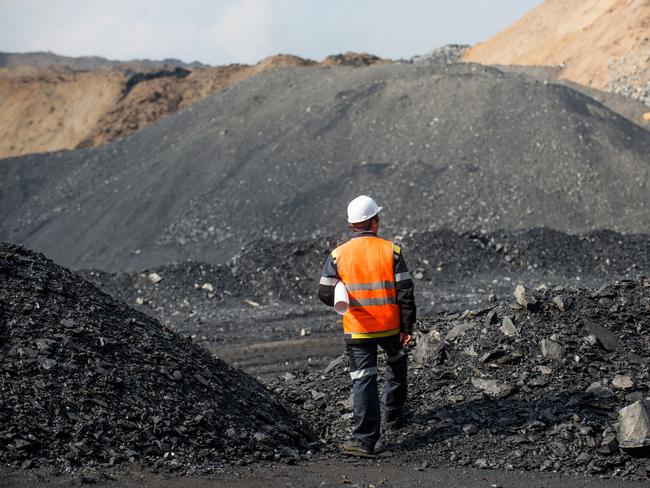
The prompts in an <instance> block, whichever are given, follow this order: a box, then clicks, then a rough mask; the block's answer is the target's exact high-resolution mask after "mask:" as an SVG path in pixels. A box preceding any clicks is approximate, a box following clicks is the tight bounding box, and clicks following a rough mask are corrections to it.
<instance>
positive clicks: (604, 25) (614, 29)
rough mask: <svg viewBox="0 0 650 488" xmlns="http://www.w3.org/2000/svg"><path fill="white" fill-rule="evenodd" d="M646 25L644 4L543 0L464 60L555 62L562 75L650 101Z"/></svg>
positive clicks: (649, 16)
mask: <svg viewBox="0 0 650 488" xmlns="http://www.w3.org/2000/svg"><path fill="white" fill-rule="evenodd" d="M649 27H650V5H649V4H648V3H647V2H639V1H630V0H590V1H587V2H585V1H581V0H570V1H567V0H546V1H545V2H544V3H542V4H541V5H540V6H538V7H536V8H535V9H533V10H532V11H531V12H529V13H528V14H526V15H525V16H524V17H522V18H521V19H520V20H519V21H517V22H515V23H514V24H513V25H511V26H510V27H509V28H508V29H506V30H505V31H503V32H501V33H499V34H497V35H496V36H494V37H492V38H490V39H488V40H487V41H485V42H483V43H480V44H478V45H476V46H474V47H472V48H470V49H468V50H467V51H466V53H465V56H464V60H465V61H473V62H479V63H484V64H521V65H545V66H549V65H553V66H559V67H560V69H561V71H560V77H561V78H564V79H567V80H571V81H574V82H576V83H580V84H583V85H587V86H591V87H594V88H597V89H600V90H607V91H612V92H614V93H622V94H624V95H627V96H631V97H634V98H636V99H638V100H642V101H643V102H644V103H645V104H646V105H650V64H649V63H648V59H649V56H650V37H649V36H648V28H649Z"/></svg>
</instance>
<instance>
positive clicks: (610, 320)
mask: <svg viewBox="0 0 650 488" xmlns="http://www.w3.org/2000/svg"><path fill="white" fill-rule="evenodd" d="M418 329H419V330H418V332H417V334H416V339H417V345H416V346H414V347H413V348H412V350H411V353H410V392H409V407H410V411H411V417H410V420H409V421H408V422H407V423H406V424H405V425H403V426H401V427H400V428H397V429H391V430H389V431H388V432H385V433H384V441H383V444H384V446H383V447H384V448H385V449H386V450H388V451H392V452H395V453H404V454H405V455H408V456H409V458H410V459H412V460H413V461H414V462H421V463H422V465H423V466H438V465H449V466H470V465H471V466H478V467H482V468H486V469H513V470H540V469H541V470H549V471H559V472H565V473H586V474H590V475H604V476H620V477H624V478H641V479H645V478H647V477H648V476H649V473H650V459H648V457H647V451H646V452H645V453H644V452H643V451H638V450H637V451H635V450H628V451H624V450H622V449H621V447H620V445H619V443H620V440H621V439H620V432H618V430H617V429H619V427H620V424H619V410H620V409H622V408H623V407H626V406H628V405H631V404H635V402H638V401H640V400H643V399H644V398H647V397H648V396H650V378H649V374H648V364H649V361H650V354H649V353H648V351H650V339H649V337H650V336H649V331H650V280H648V279H640V280H622V281H619V282H614V283H612V284H608V285H603V286H600V287H598V288H595V289H578V288H572V287H556V288H553V289H541V290H527V289H525V288H524V287H523V286H522V287H520V286H517V289H516V299H515V298H513V299H512V300H511V302H510V303H502V304H500V305H495V306H492V307H489V308H484V309H481V310H478V311H467V312H464V313H456V314H447V315H440V316H438V317H434V318H430V319H426V320H423V321H422V322H421V323H419V324H418ZM274 391H275V392H276V393H278V394H279V395H280V396H282V397H283V398H284V399H285V400H286V401H287V402H290V403H291V404H293V405H294V408H295V409H297V410H299V412H300V413H301V414H302V415H303V416H304V417H305V418H306V419H308V421H309V422H310V424H311V425H312V426H313V428H314V429H315V432H316V433H317V434H318V436H319V437H320V439H321V442H322V444H323V446H324V448H325V449H326V450H327V449H329V450H332V451H335V450H337V449H338V448H339V444H340V442H341V441H342V440H343V439H344V438H345V436H346V434H347V432H348V429H349V426H350V418H351V410H350V407H351V405H350V400H349V394H350V380H349V376H348V375H347V368H346V364H345V360H344V359H343V357H341V358H340V359H339V360H337V361H334V362H332V364H331V365H330V366H328V368H327V369H326V370H325V371H321V372H318V373H311V374H310V373H294V374H293V375H289V376H286V377H285V378H284V379H281V380H278V381H277V382H276V384H275V385H274ZM636 405H637V407H635V408H638V405H639V404H636ZM646 435H648V433H647V432H646ZM645 442H650V435H648V438H647V439H646V440H645ZM643 456H645V457H643Z"/></svg>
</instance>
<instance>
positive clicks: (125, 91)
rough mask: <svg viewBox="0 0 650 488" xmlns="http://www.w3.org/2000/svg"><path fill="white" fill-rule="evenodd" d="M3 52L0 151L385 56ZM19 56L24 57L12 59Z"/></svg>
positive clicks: (124, 131)
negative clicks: (294, 70)
mask: <svg viewBox="0 0 650 488" xmlns="http://www.w3.org/2000/svg"><path fill="white" fill-rule="evenodd" d="M7 56H9V57H7ZM7 56H5V57H6V58H7V59H8V61H6V62H5V64H6V65H7V66H12V67H11V68H8V67H7V68H0V158H4V157H11V156H18V155H22V154H30V153H37V152H45V151H55V150H59V149H74V148H87V147H94V146H98V145H101V144H106V143H108V142H111V141H113V140H115V139H118V138H121V137H124V136H127V135H129V134H131V133H133V132H135V131H138V130H140V129H142V128H144V127H148V126H150V125H152V124H154V123H155V122H157V121H158V120H160V119H161V118H163V117H166V116H167V115H169V114H172V113H174V112H176V111H178V110H180V109H183V108H186V107H189V106H190V105H192V104H193V103H195V102H196V101H198V100H201V99H203V98H205V97H207V96H208V95H211V94H213V93H215V92H217V91H219V90H222V89H224V88H225V87H227V86H230V85H232V84H233V83H238V82H240V81H242V80H245V79H246V78H249V77H251V76H255V75H258V74H260V73H264V72H266V71H270V70H276V69H284V68H288V67H293V66H314V67H315V66H331V65H335V64H336V65H349V66H368V65H370V64H375V63H381V62H387V61H384V60H381V59H380V58H378V57H376V56H372V55H369V54H355V53H346V54H344V55H338V56H333V57H332V56H331V57H328V58H326V59H325V60H324V61H323V62H322V63H320V64H319V63H317V62H315V61H311V60H307V59H302V58H299V57H298V56H291V55H286V54H281V55H277V56H270V57H268V58H266V59H263V60H262V61H260V62H259V63H257V64H255V65H252V66H249V65H240V64H233V65H227V66H218V67H214V68H212V67H204V68H199V67H196V66H195V65H193V64H191V65H188V64H184V63H180V62H179V63H175V62H174V61H175V60H167V61H163V62H158V63H156V62H150V61H142V62H140V61H133V62H124V63H119V62H113V61H107V60H103V61H102V58H66V57H57V56H55V55H45V54H44V55H43V56H40V55H37V54H34V55H33V56H31V57H30V56H29V55H24V56H26V58H25V57H20V55H7ZM21 60H23V61H24V62H25V63H26V64H16V63H19V62H21ZM0 63H2V57H1V56H0ZM14 66H15V67H14ZM80 69H84V71H78V70H80ZM88 69H90V71H88Z"/></svg>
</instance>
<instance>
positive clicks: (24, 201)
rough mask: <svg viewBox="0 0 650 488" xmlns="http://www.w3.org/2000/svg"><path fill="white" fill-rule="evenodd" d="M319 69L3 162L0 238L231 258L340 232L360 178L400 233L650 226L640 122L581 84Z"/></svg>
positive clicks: (67, 254)
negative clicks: (84, 145)
mask: <svg viewBox="0 0 650 488" xmlns="http://www.w3.org/2000/svg"><path fill="white" fill-rule="evenodd" d="M327 70H328V72H329V74H328V77H327V79H325V78H324V77H323V74H322V71H321V70H320V69H318V70H315V69H312V68H300V67H297V68H293V69H290V70H279V71H270V72H267V73H264V74H261V75H259V76H256V77H253V78H249V79H247V80H245V81H243V82H241V83H238V84H235V85H231V86H230V87H229V89H228V90H223V91H221V92H219V93H217V94H215V95H213V96H211V97H208V98H206V99H204V100H203V101H202V102H200V103H197V104H194V105H192V106H191V107H188V108H187V109H186V110H182V111H180V112H178V113H176V114H175V115H173V116H171V117H167V118H165V119H164V120H163V121H161V122H160V123H158V124H156V125H154V126H152V127H150V128H148V129H147V130H143V131H139V132H138V133H136V134H134V135H133V136H132V137H129V138H127V139H123V140H120V141H118V142H116V143H114V144H111V145H108V146H103V147H99V148H95V149H93V150H89V151H72V152H61V153H57V154H51V155H35V156H29V157H24V158H17V159H6V160H3V161H1V162H0V166H1V167H2V171H3V174H4V175H5V178H3V179H2V180H1V181H0V209H2V219H0V238H2V239H4V240H7V241H14V242H20V243H25V244H26V245H28V246H31V247H34V248H36V249H38V250H40V251H44V252H47V253H49V254H50V255H51V256H53V257H54V258H55V259H57V260H59V261H61V262H62V263H64V264H66V265H71V266H75V267H87V268H101V269H105V270H120V269H143V268H147V267H151V266H157V265H160V264H161V263H165V262H172V261H173V262H178V261H183V260H186V259H193V260H197V261H206V262H212V263H215V262H216V263H223V262H225V261H227V260H228V259H229V258H230V257H232V256H234V255H235V254H236V253H237V252H238V251H239V249H240V247H241V245H242V244H246V243H248V242H251V241H252V240H255V239H260V238H270V239H280V240H285V241H286V240H301V239H306V238H312V237H315V236H320V235H338V234H343V233H345V230H344V225H345V222H344V219H343V218H342V216H343V215H344V212H345V202H346V201H348V200H349V199H351V198H352V197H354V196H355V195H357V194H359V193H361V192H365V193H369V194H371V195H374V196H375V197H376V198H377V199H378V200H380V201H381V202H382V203H383V204H384V205H385V209H386V210H385V219H384V220H383V221H382V229H384V231H385V232H386V233H387V234H388V235H392V236H399V235H401V236H404V235H408V234H409V233H411V232H413V231H415V230H418V231H425V230H431V229H439V228H451V229H453V230H456V231H466V230H476V229H485V230H487V231H493V230H497V229H502V228H505V229H522V228H523V229H525V228H531V227H540V226H546V227H550V228H555V229H558V230H562V231H565V232H581V231H588V230H591V229H594V228H610V229H613V230H617V231H623V232H648V231H650V227H648V225H649V222H648V219H647V218H646V215H647V209H648V208H649V207H650V193H649V192H648V191H647V184H648V181H647V180H648V177H649V175H650V161H649V160H648V154H650V140H649V139H648V136H647V132H646V131H645V130H643V129H641V128H640V127H638V126H636V125H634V124H632V123H630V122H629V121H627V120H625V119H623V118H621V117H619V116H617V115H615V114H614V113H612V112H610V111H609V110H607V109H606V108H605V107H603V106H602V105H601V104H599V103H598V102H596V101H595V100H593V99H591V98H588V97H586V96H584V95H582V94H580V93H578V92H576V91H574V90H572V89H570V88H567V87H564V86H558V85H549V84H545V83H543V82H541V81H538V80H535V79H531V78H528V77H525V76H521V75H515V74H508V73H503V72H501V71H498V70H495V69H492V68H487V67H481V66H476V65H468V64H464V63H461V64H455V65H443V66H434V65H430V66H429V65H419V64H418V65H416V64H387V65H378V66H372V67H369V68H365V69H361V70H359V69H354V68H350V67H330V68H327ZM188 78H191V75H190V76H188V77H187V78H185V79H188ZM163 80H165V79H163ZM153 81H154V82H155V81H158V80H153ZM287 86H291V87H292V89H291V90H287V89H286V87H287ZM138 87H139V85H136V87H135V88H134V89H133V90H132V92H131V94H134V93H136V92H137V90H138ZM423 100H426V101H427V103H426V104H423V103H422V101H423ZM388 114H390V115H388ZM252 195H254V196H255V197H254V198H253V197H252ZM108 209H110V211H108ZM244 223H245V224H244ZM90 229H92V231H91V232H89V230H90Z"/></svg>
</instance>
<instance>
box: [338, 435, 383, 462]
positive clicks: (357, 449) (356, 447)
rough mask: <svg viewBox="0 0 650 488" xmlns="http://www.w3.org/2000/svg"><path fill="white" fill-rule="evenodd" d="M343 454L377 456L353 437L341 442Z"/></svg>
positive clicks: (366, 456)
mask: <svg viewBox="0 0 650 488" xmlns="http://www.w3.org/2000/svg"><path fill="white" fill-rule="evenodd" d="M343 454H347V455H348V456H356V457H365V458H375V457H377V456H375V454H374V452H373V450H372V449H369V448H367V447H365V446H363V445H362V444H361V443H360V442H359V441H357V440H355V439H349V440H347V441H345V442H344V443H343Z"/></svg>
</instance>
